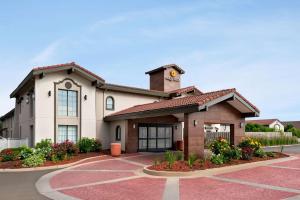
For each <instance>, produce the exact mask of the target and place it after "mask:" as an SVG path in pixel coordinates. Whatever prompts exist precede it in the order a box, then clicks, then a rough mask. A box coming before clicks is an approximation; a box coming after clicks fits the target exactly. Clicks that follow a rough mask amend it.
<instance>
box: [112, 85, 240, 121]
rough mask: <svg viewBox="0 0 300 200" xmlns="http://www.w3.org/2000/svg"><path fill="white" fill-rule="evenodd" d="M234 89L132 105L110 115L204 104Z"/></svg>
mask: <svg viewBox="0 0 300 200" xmlns="http://www.w3.org/2000/svg"><path fill="white" fill-rule="evenodd" d="M234 92H236V90H235V89H234V88H233V89H226V90H219V91H214V92H208V93H204V94H202V95H193V96H188V97H183V98H178V99H171V100H162V101H159V102H154V103H148V104H142V105H137V106H133V107H131V108H128V109H125V110H122V111H119V112H116V113H113V114H112V115H110V116H116V115H124V114H128V113H137V112H143V111H149V110H159V109H163V108H177V107H182V106H192V105H196V106H197V105H198V106H201V105H204V104H206V103H207V102H209V101H212V100H214V99H217V98H219V97H222V96H225V95H227V94H230V93H234Z"/></svg>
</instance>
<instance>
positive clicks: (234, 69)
mask: <svg viewBox="0 0 300 200" xmlns="http://www.w3.org/2000/svg"><path fill="white" fill-rule="evenodd" d="M299 10H300V1H298V0H285V1H282V0H264V1H261V0H242V1H241V0H223V1H220V0H207V1H205V0H203V1H192V0H185V1H180V0H178V1H176V0H172V1H171V0H160V1H153V0H143V1H140V0H127V1H124V0H123V1H121V0H119V1H118V0H115V1H100V0H97V1H96V0H95V1H93V0H89V1H83V0H81V1H79V0H65V1H56V0H52V1H38V0H37V1H32V0H26V1H25V0H20V1H4V0H0V69H1V77H0V115H2V114H5V113H6V112H7V111H9V110H10V109H11V108H13V106H14V99H10V98H9V94H10V93H11V92H12V91H13V90H14V89H15V88H16V87H17V85H18V84H19V83H20V82H21V81H22V80H23V79H24V78H25V76H26V75H27V74H28V73H29V72H30V70H31V69H32V68H33V67H35V66H44V65H52V64H58V63H66V62H71V61H74V62H76V63H78V64H80V65H81V66H83V67H85V68H87V69H89V70H90V71H92V72H94V73H96V74H98V75H99V76H101V77H102V78H104V79H105V80H106V82H109V83H114V84H122V85H128V86H135V87H142V88H148V87H149V77H147V76H146V75H145V72H146V71H148V70H150V69H154V68H155V67H159V66H161V65H164V64H169V63H176V64H178V65H179V66H181V67H182V68H183V69H184V70H185V71H186V74H185V75H184V76H183V77H182V86H189V85H195V86H197V87H198V88H199V89H200V90H202V91H204V92H206V91H212V90H219V89H225V88H236V89H237V90H238V91H239V92H240V93H241V94H242V95H243V96H245V97H246V98H247V99H248V100H250V101H251V102H252V103H253V104H254V105H256V106H257V107H258V108H259V109H260V110H261V118H279V119H280V120H300V81H299V79H300V34H299V33H300V12H299Z"/></svg>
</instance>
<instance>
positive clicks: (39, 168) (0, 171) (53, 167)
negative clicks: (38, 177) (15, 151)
mask: <svg viewBox="0 0 300 200" xmlns="http://www.w3.org/2000/svg"><path fill="white" fill-rule="evenodd" d="M106 156H107V155H101V156H93V157H89V158H84V159H82V160H78V161H76V162H72V163H68V164H65V165H54V166H48V167H34V168H20V169H0V173H6V172H7V173H8V172H31V171H42V170H51V169H63V168H67V167H71V166H74V165H76V164H80V163H81V162H84V161H86V160H89V159H93V158H101V157H106ZM82 164H83V163H82Z"/></svg>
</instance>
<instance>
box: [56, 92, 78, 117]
mask: <svg viewBox="0 0 300 200" xmlns="http://www.w3.org/2000/svg"><path fill="white" fill-rule="evenodd" d="M60 91H66V92H67V98H66V108H67V110H66V115H61V114H60V110H59V107H60V99H59V92H60ZM71 92H74V93H76V107H75V108H76V114H75V115H69V93H71ZM57 113H58V116H59V117H78V91H77V90H66V89H60V88H59V89H58V91H57Z"/></svg>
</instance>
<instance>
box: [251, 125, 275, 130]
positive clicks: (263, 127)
mask: <svg viewBox="0 0 300 200" xmlns="http://www.w3.org/2000/svg"><path fill="white" fill-rule="evenodd" d="M245 131H246V132H274V131H275V129H274V128H269V127H265V126H263V125H260V124H247V125H246V127H245Z"/></svg>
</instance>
